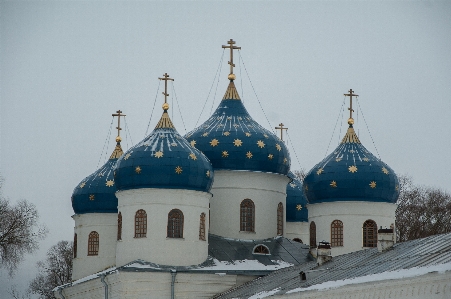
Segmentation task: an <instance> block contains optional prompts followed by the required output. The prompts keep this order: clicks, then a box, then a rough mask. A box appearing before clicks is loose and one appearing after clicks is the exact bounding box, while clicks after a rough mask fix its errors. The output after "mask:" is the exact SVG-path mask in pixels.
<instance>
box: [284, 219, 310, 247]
mask: <svg viewBox="0 0 451 299" xmlns="http://www.w3.org/2000/svg"><path fill="white" fill-rule="evenodd" d="M309 233H310V231H309V223H308V222H287V223H286V231H285V237H286V238H288V239H292V240H293V239H294V238H299V239H301V240H302V244H306V245H309V242H310V234H309Z"/></svg>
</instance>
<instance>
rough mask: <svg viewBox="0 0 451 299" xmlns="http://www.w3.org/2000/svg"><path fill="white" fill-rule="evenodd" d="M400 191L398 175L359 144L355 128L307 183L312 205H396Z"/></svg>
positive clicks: (306, 187)
mask: <svg viewBox="0 0 451 299" xmlns="http://www.w3.org/2000/svg"><path fill="white" fill-rule="evenodd" d="M398 189H399V187H398V178H397V176H396V174H395V172H394V171H393V170H392V169H391V168H390V167H389V166H388V165H387V164H385V163H384V162H382V161H381V160H380V159H378V158H376V157H375V156H374V155H373V154H371V153H370V152H369V151H368V150H367V149H366V148H365V147H364V146H363V145H362V144H361V143H360V140H359V138H358V137H357V135H356V134H355V131H354V129H353V128H352V126H350V127H349V129H348V131H347V133H346V135H345V137H344V138H343V140H342V142H341V144H340V145H339V146H338V147H337V148H336V149H335V150H334V151H333V153H331V154H330V155H329V156H327V157H326V158H325V159H324V160H322V161H321V162H319V163H318V164H316V165H315V166H314V167H313V168H312V169H311V170H310V171H309V173H308V174H307V176H306V177H305V179H304V190H305V194H306V196H307V199H308V201H309V203H310V204H314V203H319V202H330V201H370V202H389V203H395V202H396V200H397V199H398V196H399V191H398Z"/></svg>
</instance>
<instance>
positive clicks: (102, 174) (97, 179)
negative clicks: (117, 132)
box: [72, 140, 123, 214]
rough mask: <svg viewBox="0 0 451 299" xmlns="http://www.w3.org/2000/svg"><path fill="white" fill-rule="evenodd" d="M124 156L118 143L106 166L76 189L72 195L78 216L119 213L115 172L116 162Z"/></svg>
mask: <svg viewBox="0 0 451 299" xmlns="http://www.w3.org/2000/svg"><path fill="white" fill-rule="evenodd" d="M118 141H119V140H118ZM122 154H123V152H122V148H121V145H120V143H119V142H118V143H117V144H116V148H115V149H114V151H113V153H112V154H111V156H110V158H109V160H108V161H107V162H106V163H105V165H103V166H102V167H101V168H100V169H98V170H97V171H96V172H94V173H93V174H91V175H90V176H88V177H86V178H85V179H83V180H82V181H81V182H80V184H78V185H77V187H75V189H74V192H73V193H72V208H73V209H74V212H75V213H76V214H84V213H117V198H116V195H115V193H116V184H115V182H114V177H113V172H114V167H115V166H116V162H117V160H118V158H119V157H120V156H121V155H122Z"/></svg>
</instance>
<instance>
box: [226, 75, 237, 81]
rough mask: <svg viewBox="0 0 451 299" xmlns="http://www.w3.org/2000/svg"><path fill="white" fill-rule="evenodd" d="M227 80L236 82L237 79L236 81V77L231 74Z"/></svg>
mask: <svg viewBox="0 0 451 299" xmlns="http://www.w3.org/2000/svg"><path fill="white" fill-rule="evenodd" d="M227 78H228V79H229V80H235V79H236V76H235V75H234V74H230V75H229V76H228V77H227Z"/></svg>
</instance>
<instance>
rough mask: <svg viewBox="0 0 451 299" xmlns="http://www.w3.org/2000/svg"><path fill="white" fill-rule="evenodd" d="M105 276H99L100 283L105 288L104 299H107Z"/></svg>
mask: <svg viewBox="0 0 451 299" xmlns="http://www.w3.org/2000/svg"><path fill="white" fill-rule="evenodd" d="M105 277H106V275H105V274H102V275H100V281H101V282H102V283H103V285H104V286H105V299H108V285H107V283H106V282H105Z"/></svg>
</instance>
